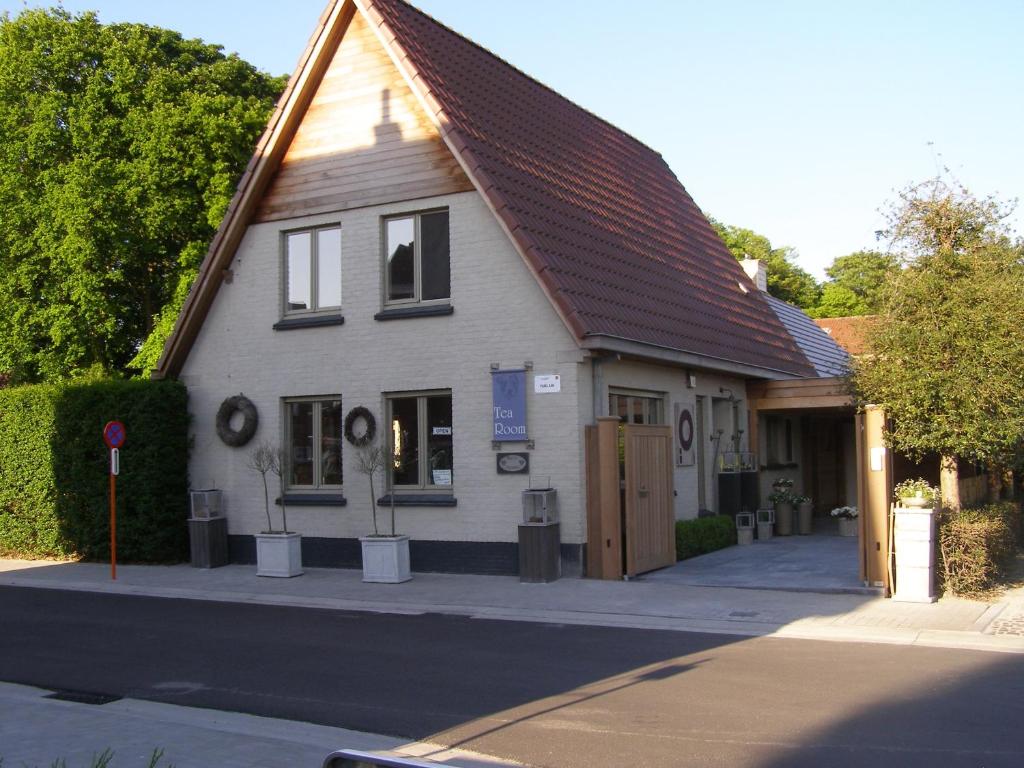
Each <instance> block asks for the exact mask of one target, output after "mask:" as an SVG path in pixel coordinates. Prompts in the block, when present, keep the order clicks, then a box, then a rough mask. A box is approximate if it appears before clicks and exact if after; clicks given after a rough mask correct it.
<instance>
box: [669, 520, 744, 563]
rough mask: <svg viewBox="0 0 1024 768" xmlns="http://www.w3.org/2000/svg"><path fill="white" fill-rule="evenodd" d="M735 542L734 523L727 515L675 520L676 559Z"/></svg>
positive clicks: (694, 555) (711, 550)
mask: <svg viewBox="0 0 1024 768" xmlns="http://www.w3.org/2000/svg"><path fill="white" fill-rule="evenodd" d="M735 543H736V523H735V521H734V520H733V519H732V517H731V516H729V515H715V516H714V517H699V518H697V519H696V520H679V521H677V522H676V559H677V560H686V559H687V558H688V557H696V556H697V555H704V554H707V553H708V552H714V551H715V550H716V549H725V548H726V547H731V546H732V545H733V544H735Z"/></svg>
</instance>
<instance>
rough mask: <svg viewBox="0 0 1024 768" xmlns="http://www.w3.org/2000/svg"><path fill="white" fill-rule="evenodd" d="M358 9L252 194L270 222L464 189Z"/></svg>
mask: <svg viewBox="0 0 1024 768" xmlns="http://www.w3.org/2000/svg"><path fill="white" fill-rule="evenodd" d="M472 189H473V185H472V183H471V182H470V181H469V179H468V178H466V175H465V174H464V173H463V172H462V169H461V168H460V167H459V163H458V161H457V160H456V159H455V157H454V156H453V155H452V153H451V151H450V150H449V149H448V147H447V146H445V144H444V141H443V140H442V138H441V134H440V132H439V131H438V129H437V126H435V125H434V123H433V122H432V121H431V120H430V118H429V117H428V116H427V115H426V114H425V112H424V110H423V108H422V106H421V105H420V103H419V101H418V100H417V98H416V96H415V95H414V94H413V92H412V89H411V88H410V87H409V84H408V83H407V82H406V81H405V78H404V77H403V76H402V74H401V73H400V72H399V71H398V68H397V67H396V66H395V65H394V62H392V60H391V58H390V57H389V56H388V54H387V53H386V52H385V50H384V47H383V45H382V44H381V42H380V41H379V40H378V39H377V36H376V35H375V34H374V32H373V31H372V30H371V29H370V25H369V24H367V22H366V20H365V19H364V17H363V16H362V14H356V15H355V17H354V18H353V19H352V21H351V22H350V23H349V25H348V28H347V29H346V30H345V35H344V37H343V38H342V39H341V42H340V43H339V45H338V48H337V50H336V51H335V52H334V54H333V55H332V57H331V63H330V64H329V65H328V67H327V70H326V72H325V73H324V76H323V79H322V80H321V81H320V83H319V85H318V86H317V89H316V93H315V95H314V96H313V98H312V101H311V102H310V105H309V107H308V108H307V109H306V111H305V114H304V115H303V118H302V121H301V122H300V123H299V125H298V128H297V129H296V131H295V135H294V136H293V137H292V139H291V141H290V143H289V146H288V151H287V152H286V153H285V155H284V158H283V159H282V161H281V165H280V167H279V168H278V170H277V172H276V173H275V174H274V179H273V181H272V182H271V184H270V186H269V187H268V189H267V191H266V193H265V194H264V195H263V198H262V200H261V201H260V205H259V208H258V210H257V212H256V217H255V220H256V221H274V220H278V219H285V218H293V217H295V216H304V215H311V214H317V213H327V212H332V211H343V210H349V209H352V208H359V207H363V206H368V205H381V204H384V203H392V202H398V201H402V200H412V199H415V198H417V197H433V196H437V195H446V194H451V193H453V192H465V191H468V190H472Z"/></svg>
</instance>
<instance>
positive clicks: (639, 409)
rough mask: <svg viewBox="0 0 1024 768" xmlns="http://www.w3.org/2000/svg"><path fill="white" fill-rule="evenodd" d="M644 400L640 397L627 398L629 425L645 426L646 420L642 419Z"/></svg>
mask: <svg viewBox="0 0 1024 768" xmlns="http://www.w3.org/2000/svg"><path fill="white" fill-rule="evenodd" d="M644 399H645V398H642V397H631V398H629V403H630V411H631V415H630V418H629V423H630V424H646V423H647V420H646V419H645V418H644Z"/></svg>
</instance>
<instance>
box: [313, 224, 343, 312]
mask: <svg viewBox="0 0 1024 768" xmlns="http://www.w3.org/2000/svg"><path fill="white" fill-rule="evenodd" d="M316 306H317V309H323V308H324V307H340V306H341V230H340V229H337V228H334V229H321V230H320V231H318V232H317V233H316Z"/></svg>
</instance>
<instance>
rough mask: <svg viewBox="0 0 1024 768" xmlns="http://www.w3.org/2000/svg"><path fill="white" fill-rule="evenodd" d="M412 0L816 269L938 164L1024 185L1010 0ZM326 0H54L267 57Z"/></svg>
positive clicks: (868, 232) (990, 183)
mask: <svg viewBox="0 0 1024 768" xmlns="http://www.w3.org/2000/svg"><path fill="white" fill-rule="evenodd" d="M414 3H415V4H416V5H418V6H419V7H420V8H421V9H423V10H424V11H426V12H428V13H430V14H431V15H433V16H435V17H436V18H438V19H439V20H441V21H442V22H444V23H445V24H447V25H448V26H450V27H453V28H454V29H455V30H456V31H458V32H460V33H462V34H464V35H466V36H468V37H471V38H472V39H473V40H475V41H476V42H478V43H480V44H481V45H483V46H485V47H486V48H488V49H490V50H491V51H493V52H494V53H496V54H498V55H499V56H501V57H502V58H505V59H506V60H508V61H509V62H511V63H512V64H514V65H516V66H517V67H519V68H520V69H522V70H523V71H525V72H526V73H527V74H530V75H532V76H533V77H536V78H537V79H539V80H541V81H543V82H544V83H546V84H548V85H550V86H551V87H553V88H554V89H555V90H557V91H559V92H560V93H562V94H563V95H565V96H567V97H568V98H570V99H572V100H573V101H575V102H577V103H578V104H580V105H582V106H584V107H586V108H587V109H589V110H591V111H592V112H595V113H596V114H598V115H600V116H601V117H604V118H605V119H607V120H609V121H611V122H612V123H614V124H615V125H617V126H619V127H620V128H622V129H623V130H625V131H627V132H629V133H630V134H632V135H633V136H635V137H637V138H638V139H640V140H641V141H643V142H645V143H646V144H648V145H649V146H651V147H653V148H654V149H656V150H657V151H659V152H660V153H661V154H662V155H663V156H664V157H665V159H666V160H667V161H668V163H669V165H670V166H671V167H672V169H673V170H674V171H675V173H676V175H677V176H678V177H679V178H680V180H681V181H682V182H683V184H684V185H685V186H686V188H687V190H688V191H689V192H690V194H691V195H692V196H693V197H694V199H695V200H696V201H697V204H698V205H699V206H700V207H701V208H702V209H703V210H704V212H705V213H707V214H709V215H711V216H714V217H715V218H717V219H720V220H721V221H724V222H726V223H729V224H736V225H739V226H744V227H749V228H751V229H754V230H756V231H758V232H760V233H761V234H764V235H766V236H768V237H769V238H770V239H771V241H772V243H773V244H774V245H777V246H778V245H789V246H792V247H794V248H796V249H797V251H798V252H799V259H798V262H799V263H800V265H801V266H803V267H804V268H805V269H808V270H810V271H811V272H813V273H814V274H815V275H816V276H818V277H819V278H820V277H822V276H823V272H824V268H825V267H827V266H828V265H829V264H830V263H831V262H832V260H833V259H834V258H835V257H836V256H841V255H843V254H845V253H849V252H851V251H854V250H857V249H859V248H865V247H874V246H875V245H876V242H875V237H874V232H875V231H876V230H877V229H880V228H881V226H882V223H883V222H882V218H881V216H880V214H879V213H878V211H879V209H880V208H882V207H884V206H885V204H886V203H887V201H891V200H893V199H894V198H895V191H896V190H898V189H901V188H903V187H905V186H906V185H908V184H909V183H912V182H917V181H923V180H925V179H927V178H929V177H931V176H934V175H935V173H936V170H937V168H938V167H939V166H940V165H946V166H948V167H949V168H951V169H952V171H953V173H954V174H955V175H956V177H957V178H958V179H959V180H960V181H962V182H963V183H964V184H966V185H967V186H968V187H969V188H970V189H971V190H972V191H973V192H975V193H976V194H978V195H986V194H997V195H998V196H999V197H1001V198H1003V199H1012V198H1016V197H1018V196H1024V131H1022V128H1024V98H1022V97H1024V46H1022V45H1021V43H1020V31H1021V30H1022V29H1024V0H956V1H954V0H857V2H828V1H825V0H774V1H773V2H762V1H761V0H749V1H746V2H741V1H740V0H716V1H715V2H708V1H707V0H647V2H644V3H622V2H611V0H518V1H517V2H507V1H503V2H497V1H495V0H414ZM39 4H40V3H37V2H29V3H28V5H29V6H33V7H34V6H36V5H39ZM42 4H43V5H48V4H51V3H45V2H44V3H42ZM326 4H327V0H277V1H276V2H263V1H262V0H205V1H204V2H199V1H198V0H65V1H64V3H63V5H64V7H65V8H67V9H68V10H69V11H71V12H75V13H77V12H80V11H82V10H89V9H91V10H95V11H97V12H98V14H99V17H100V20H101V21H103V22H112V21H138V22H143V23H148V24H155V25H159V26H164V27H168V28H171V29H175V30H178V31H180V32H181V33H183V34H184V35H186V36H188V37H199V38H202V39H203V40H205V41H206V42H209V43H216V44H219V45H222V46H223V47H224V49H225V50H226V51H234V52H237V53H238V54H239V55H240V56H242V58H244V59H246V60H248V61H250V62H252V63H253V64H255V65H257V66H258V67H260V68H261V69H264V70H266V71H268V72H271V73H273V74H284V73H290V72H291V70H292V69H293V68H294V66H295V63H296V61H297V60H298V57H299V54H300V53H301V52H302V50H303V49H304V48H305V45H306V42H307V40H308V37H309V35H310V34H311V33H312V31H313V29H314V27H315V25H316V22H317V20H318V18H319V16H320V13H321V12H322V11H323V9H324V7H325V6H326ZM25 5H26V3H24V2H21V1H20V0H0V12H2V11H11V12H13V13H17V12H18V11H20V10H21V9H22V8H24V7H25ZM1021 221H1024V217H1022V216H1021V215H1020V214H1019V213H1018V215H1017V216H1016V217H1015V221H1014V225H1015V227H1016V229H1017V230H1018V231H1021V230H1022V229H1024V227H1022V226H1021V224H1020V222H1021Z"/></svg>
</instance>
